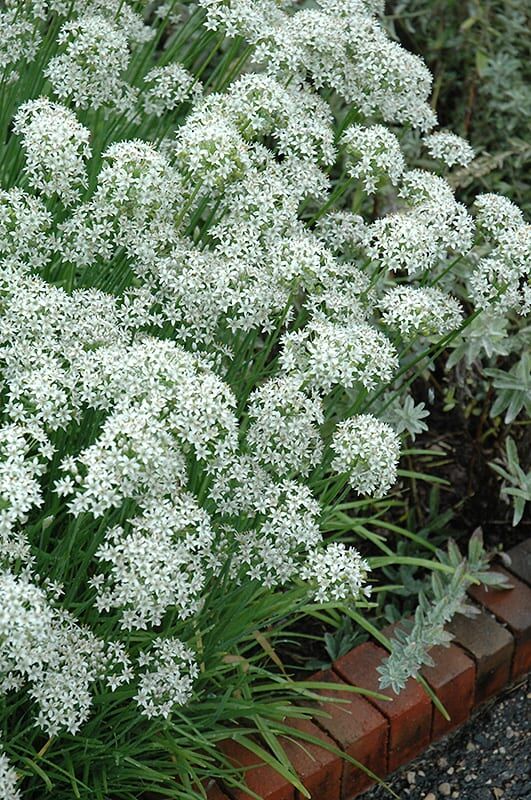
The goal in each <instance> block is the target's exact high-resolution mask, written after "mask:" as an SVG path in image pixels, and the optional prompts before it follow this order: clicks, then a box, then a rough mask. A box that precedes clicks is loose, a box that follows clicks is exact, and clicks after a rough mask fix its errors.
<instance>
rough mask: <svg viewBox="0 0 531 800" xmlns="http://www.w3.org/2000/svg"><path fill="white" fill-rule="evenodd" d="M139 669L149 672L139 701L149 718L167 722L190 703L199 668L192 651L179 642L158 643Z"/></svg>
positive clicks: (140, 686) (143, 679)
mask: <svg viewBox="0 0 531 800" xmlns="http://www.w3.org/2000/svg"><path fill="white" fill-rule="evenodd" d="M139 665H140V666H141V667H144V668H145V669H144V671H143V673H142V674H141V676H140V680H139V683H138V693H137V695H136V696H135V700H136V702H137V703H138V705H139V706H140V708H141V709H142V713H143V714H144V715H145V716H146V717H163V718H167V717H169V716H170V714H171V712H172V709H173V708H174V707H175V706H183V705H185V704H186V703H187V702H188V700H189V699H190V697H191V696H192V686H193V683H194V680H195V679H196V678H197V676H198V675H199V668H198V666H197V663H196V661H195V656H194V654H193V653H192V651H191V650H190V649H189V648H187V647H186V646H185V645H184V644H183V643H182V642H180V641H179V639H175V638H171V639H162V638H161V639H155V641H154V642H153V645H152V647H151V649H150V650H149V651H147V652H145V653H143V654H142V656H141V657H140V658H139Z"/></svg>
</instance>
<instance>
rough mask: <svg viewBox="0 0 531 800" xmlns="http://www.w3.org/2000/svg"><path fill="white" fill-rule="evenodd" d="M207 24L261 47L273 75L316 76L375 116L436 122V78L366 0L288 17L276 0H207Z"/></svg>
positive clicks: (261, 57) (422, 125) (259, 51)
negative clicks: (432, 102)
mask: <svg viewBox="0 0 531 800" xmlns="http://www.w3.org/2000/svg"><path fill="white" fill-rule="evenodd" d="M200 4H201V5H202V6H203V7H204V8H205V9H206V12H207V24H208V25H209V27H211V28H213V29H219V28H220V27H223V28H224V29H225V31H226V32H227V35H229V36H234V35H238V34H239V35H242V36H244V37H245V38H247V39H248V41H250V42H252V43H256V44H257V49H256V56H257V59H259V60H260V61H261V62H262V63H263V64H264V65H265V66H266V69H267V71H268V72H269V73H271V74H275V75H286V74H287V75H289V76H293V77H295V79H296V80H299V81H302V80H305V79H307V78H311V80H312V81H313V82H314V84H315V85H316V86H317V87H321V86H329V87H331V88H332V89H334V90H335V91H336V92H338V93H339V94H340V95H342V96H343V97H344V99H345V100H346V101H347V102H349V103H353V104H354V105H355V106H357V107H358V108H359V110H360V112H361V113H362V114H364V115H366V116H370V115H372V114H374V113H375V112H377V113H379V114H380V115H381V116H382V117H383V119H385V120H386V121H388V122H394V121H396V122H410V123H412V124H413V125H415V126H418V127H420V128H421V129H423V130H425V129H429V128H431V127H433V125H434V124H435V116H434V114H433V112H432V111H431V109H430V107H429V105H428V104H427V102H426V101H427V97H428V94H429V91H430V87H431V75H430V73H429V71H428V70H427V68H426V67H425V66H424V64H423V63H422V61H421V60H420V59H418V58H417V57H416V56H414V55H412V54H411V53H408V52H407V51H405V50H404V49H403V48H402V47H400V45H398V44H397V43H396V42H393V41H391V40H390V39H389V38H388V37H387V35H386V34H385V32H384V30H383V28H382V27H381V25H380V24H379V22H378V21H377V20H376V18H375V17H374V16H373V11H374V9H373V7H372V6H371V5H370V4H366V3H361V2H359V3H352V2H351V3H347V4H344V3H341V4H339V3H334V4H330V3H322V4H321V3H320V4H319V6H320V7H318V8H302V9H299V10H297V11H296V12H295V13H293V14H286V13H284V12H283V11H282V10H281V9H280V8H279V7H278V6H277V4H276V3H274V2H273V1H272V0H259V1H258V0H254V2H253V0H231V1H230V2H228V3H227V2H224V0H201V3H200Z"/></svg>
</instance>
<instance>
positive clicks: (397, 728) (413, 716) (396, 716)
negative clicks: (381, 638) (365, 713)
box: [334, 642, 432, 772]
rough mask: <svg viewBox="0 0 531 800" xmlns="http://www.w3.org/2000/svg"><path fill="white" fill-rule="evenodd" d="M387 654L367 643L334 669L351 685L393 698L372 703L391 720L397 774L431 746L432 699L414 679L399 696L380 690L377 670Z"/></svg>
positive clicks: (390, 751)
mask: <svg viewBox="0 0 531 800" xmlns="http://www.w3.org/2000/svg"><path fill="white" fill-rule="evenodd" d="M387 655H388V654H387V652H386V651H385V650H383V649H382V648H381V647H377V646H376V645H375V644H373V643H372V642H365V644H362V645H359V647H356V648H355V649H354V650H351V651H350V653H347V655H345V656H343V657H342V658H340V659H338V660H337V661H336V662H335V664H334V669H335V671H336V672H337V673H338V674H339V675H340V677H341V678H342V679H343V680H345V681H347V682H348V683H351V684H352V685H354V686H360V687H362V688H364V689H370V690H371V691H375V692H380V694H384V695H386V696H387V697H389V698H390V702H386V701H384V700H374V699H373V698H370V702H371V703H372V704H373V705H374V706H376V708H377V709H378V711H380V712H381V713H382V714H383V715H384V716H385V717H386V718H387V719H388V721H389V749H388V771H389V772H393V771H394V770H395V769H397V768H398V767H399V766H401V765H402V764H405V763H406V762H408V761H410V760H411V759H412V758H414V757H415V756H416V755H418V753H420V752H421V751H422V750H424V748H425V747H427V745H428V744H429V741H430V732H431V718H432V709H431V701H430V699H429V697H428V696H427V694H426V693H425V692H424V690H423V689H422V688H421V687H420V686H419V684H418V683H417V682H416V681H414V680H412V679H410V680H409V681H408V682H407V684H406V686H405V688H404V689H403V690H402V691H401V692H400V694H398V695H396V694H395V693H394V692H393V691H392V690H391V689H384V690H381V689H380V685H379V682H378V678H379V673H378V672H377V671H376V668H377V667H379V666H380V664H381V663H382V661H383V659H384V658H386V657H387Z"/></svg>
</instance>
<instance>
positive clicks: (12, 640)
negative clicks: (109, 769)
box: [0, 570, 130, 736]
mask: <svg viewBox="0 0 531 800" xmlns="http://www.w3.org/2000/svg"><path fill="white" fill-rule="evenodd" d="M0 592H1V596H2V601H3V602H2V612H1V614H0V641H1V643H2V644H1V646H0V674H1V675H2V676H3V678H2V682H1V683H0V688H1V689H2V690H3V691H4V692H5V691H6V690H10V689H13V688H20V687H22V686H23V685H24V684H26V683H29V694H30V696H31V697H32V698H33V699H34V700H35V701H36V703H37V706H38V709H39V711H38V715H37V724H38V725H39V726H40V727H41V728H43V729H44V730H45V731H47V733H48V734H49V735H50V736H55V735H56V734H57V733H58V732H59V731H60V730H61V729H64V728H66V729H67V730H68V731H69V732H70V733H75V732H76V731H77V730H79V728H80V726H81V724H82V722H84V721H85V720H86V719H87V717H88V715H89V713H90V707H91V705H92V695H91V691H90V689H91V686H92V684H93V683H94V682H95V681H96V680H98V679H99V678H103V677H104V676H105V673H106V671H107V670H108V669H110V670H111V671H112V672H114V673H115V675H114V679H115V681H117V682H118V684H119V683H120V682H124V681H126V680H128V679H129V677H130V674H129V663H128V661H127V658H126V657H125V656H124V653H123V651H122V650H121V649H116V648H109V650H108V649H107V645H106V643H104V642H103V641H101V640H98V639H97V638H96V637H95V636H94V634H92V633H91V632H90V631H89V630H87V629H84V628H81V627H80V626H79V625H78V624H77V623H76V621H75V620H74V618H73V617H72V616H71V615H70V614H68V613H67V612H66V611H64V610H61V609H59V608H56V606H55V604H54V602H53V600H50V599H49V598H48V596H47V594H46V591H45V590H44V589H43V588H41V587H40V586H39V585H38V584H37V583H35V582H34V581H33V580H32V577H31V576H30V574H29V573H28V572H26V573H22V574H21V575H16V574H15V573H13V572H10V571H7V570H6V571H3V572H2V573H0ZM117 662H120V663H121V664H122V667H123V669H122V671H121V673H122V674H121V679H120V678H119V677H118V673H117V672H116V664H117Z"/></svg>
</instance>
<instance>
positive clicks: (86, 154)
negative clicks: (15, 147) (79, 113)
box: [13, 97, 90, 203]
mask: <svg viewBox="0 0 531 800" xmlns="http://www.w3.org/2000/svg"><path fill="white" fill-rule="evenodd" d="M13 130H14V131H15V133H18V134H19V135H20V136H21V138H22V146H23V148H24V152H25V155H26V170H25V171H26V174H27V175H28V178H29V183H30V186H31V187H32V188H33V189H37V190H38V191H41V192H43V194H45V195H46V196H48V197H50V196H52V195H53V194H57V195H58V197H59V198H60V199H61V200H62V201H63V202H64V203H72V202H73V201H74V200H76V199H77V198H78V196H79V189H80V187H85V186H86V185H87V176H86V172H85V161H86V160H87V159H88V158H90V145H89V139H90V131H89V130H87V128H85V127H84V126H83V125H81V124H80V123H79V122H78V121H77V119H76V116H75V114H74V113H73V112H72V111H70V110H69V109H68V108H65V106H62V105H58V104H57V103H50V101H49V100H48V99H47V98H46V97H40V98H39V99H38V100H29V101H28V102H27V103H24V105H22V106H21V107H20V108H19V110H18V112H17V114H16V116H15V118H14V121H13Z"/></svg>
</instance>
